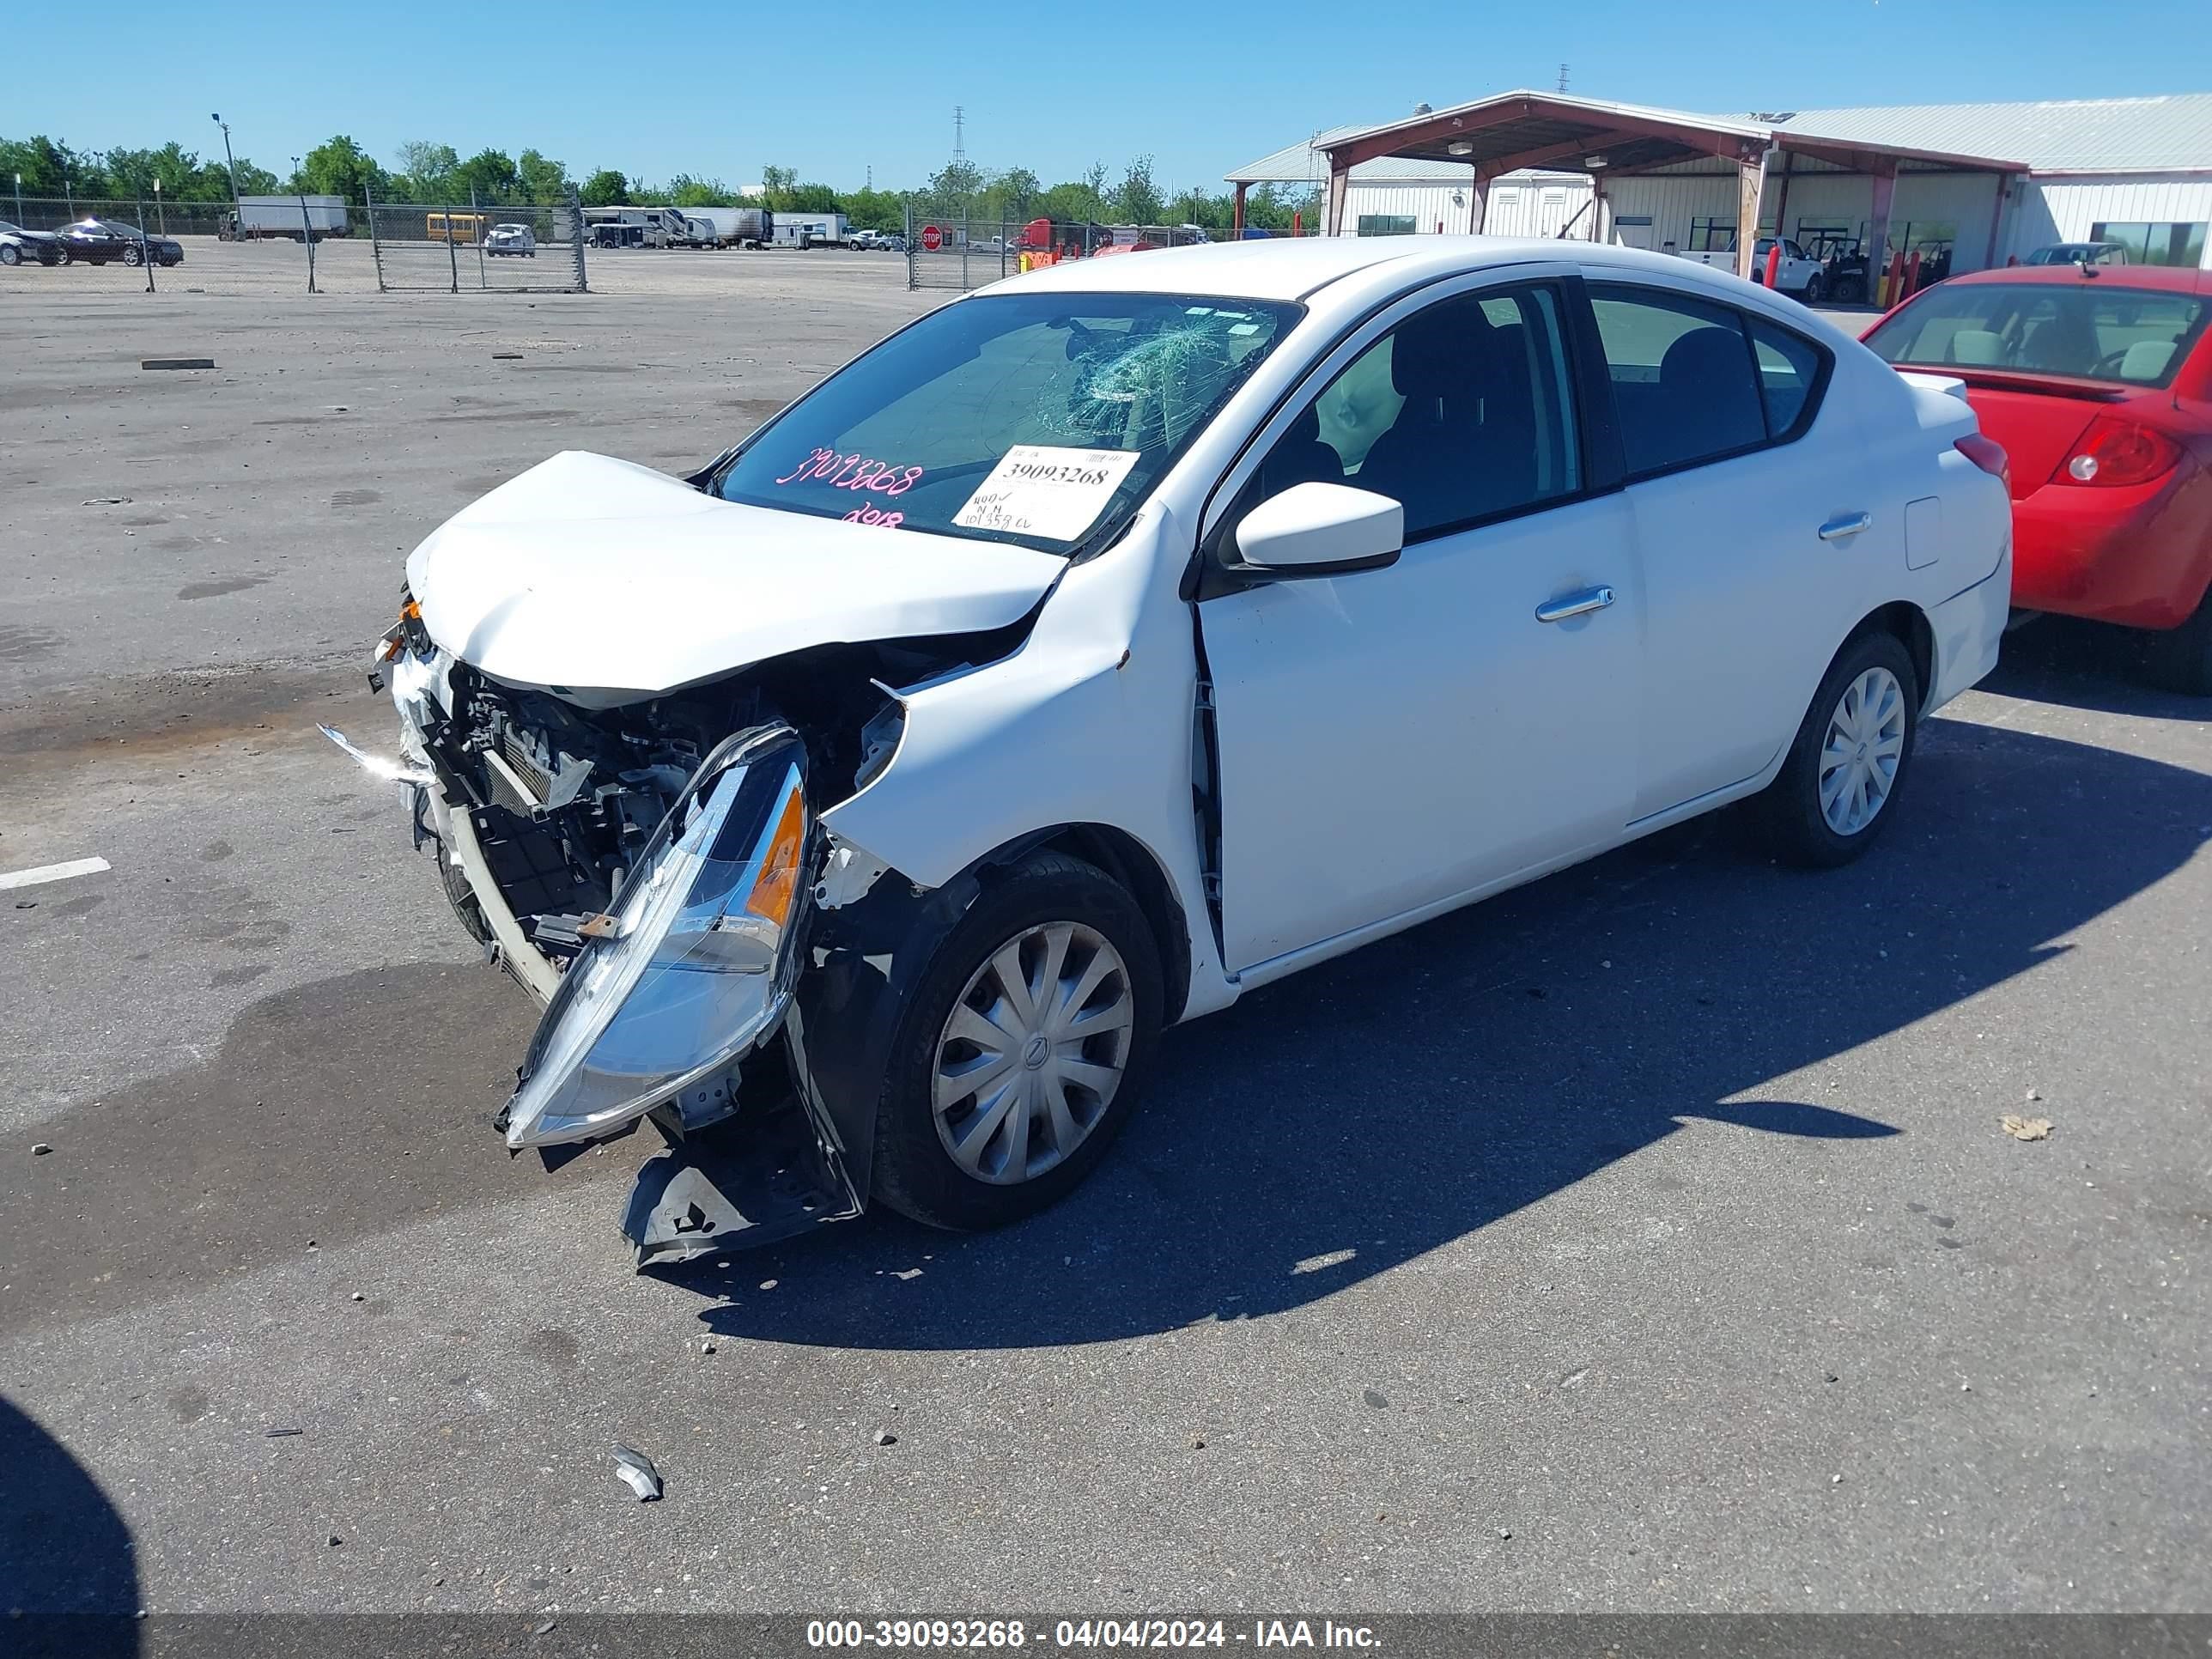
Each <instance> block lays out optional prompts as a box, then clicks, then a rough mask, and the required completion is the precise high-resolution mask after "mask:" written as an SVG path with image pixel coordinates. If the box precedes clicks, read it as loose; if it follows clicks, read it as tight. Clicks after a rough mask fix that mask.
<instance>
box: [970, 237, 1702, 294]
mask: <svg viewBox="0 0 2212 1659" xmlns="http://www.w3.org/2000/svg"><path fill="white" fill-rule="evenodd" d="M1535 260H1564V261H1566V262H1569V263H1571V264H1580V265H1583V266H1586V267H1590V268H1593V269H1604V268H1610V269H1615V270H1620V272H1621V273H1622V274H1623V275H1630V274H1636V273H1641V274H1644V275H1663V276H1668V277H1670V278H1674V279H1675V280H1678V281H1682V282H1687V283H1696V284H1708V283H1709V284H1711V285H1713V286H1714V287H1716V288H1717V289H1720V290H1721V297H1723V298H1725V299H1729V300H1731V301H1740V299H1741V295H1740V294H1739V293H1738V292H1736V291H1735V278H1734V277H1733V276H1723V275H1721V274H1720V273H1718V272H1717V271H1714V270H1710V269H1708V268H1707V267H1706V266H1705V265H1704V264H1700V263H1699V262H1698V261H1696V260H1694V259H1685V258H1680V256H1678V255H1675V254H1672V253H1655V252H1649V251H1646V250H1644V249H1641V248H1631V247H1614V246H1608V245H1607V244H1604V243H1599V242H1585V241H1579V240H1573V239H1571V238H1553V237H1524V236H1302V237H1297V238H1290V237H1282V238H1270V239H1268V240H1265V241H1249V242H1206V243H1201V244H1198V245H1194V246H1189V247H1176V248H1153V249H1150V250H1147V251H1146V252H1139V253H1121V254H1115V255H1111V256H1109V257H1108V258H1103V259H1102V258H1089V259H1073V260H1069V261H1066V262H1065V263H1063V264H1056V265H1047V266H1045V267H1044V268H1043V269H1042V270H1033V271H1030V273H1028V274H1027V275H1026V276H1011V277H1009V278H1007V279H1006V281H1005V282H1003V283H994V284H992V286H991V288H990V289H982V290H978V291H979V292H985V293H1000V292H1003V293H1040V292H1057V293H1067V294H1200V295H1222V296H1227V297H1234V298H1237V299H1245V300H1305V299H1310V298H1311V297H1312V296H1313V295H1316V294H1318V293H1319V292H1321V291H1322V289H1326V288H1328V287H1329V286H1331V285H1332V284H1334V283H1341V282H1345V281H1347V280H1348V279H1350V278H1352V277H1354V276H1361V275H1363V274H1364V273H1367V272H1370V271H1382V270H1384V269H1385V268H1386V267H1391V266H1395V267H1398V268H1400V270H1401V273H1402V275H1403V276H1404V278H1405V281H1406V284H1407V286H1413V285H1414V284H1417V283H1424V282H1431V281H1434V280H1436V279H1437V277H1439V276H1447V275H1449V274H1452V273H1454V272H1457V271H1474V270H1489V269H1493V268H1503V267H1505V266H1509V265H1518V264H1529V263H1530V262H1532V261H1535Z"/></svg>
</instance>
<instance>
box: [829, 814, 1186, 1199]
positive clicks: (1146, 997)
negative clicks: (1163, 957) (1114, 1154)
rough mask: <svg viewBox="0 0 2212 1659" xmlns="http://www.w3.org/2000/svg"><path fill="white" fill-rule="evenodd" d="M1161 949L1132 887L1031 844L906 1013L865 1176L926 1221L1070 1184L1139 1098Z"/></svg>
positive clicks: (989, 892) (1056, 1192)
mask: <svg viewBox="0 0 2212 1659" xmlns="http://www.w3.org/2000/svg"><path fill="white" fill-rule="evenodd" d="M1162 1003H1163V987H1162V984H1161V972H1160V966H1159V951H1158V947H1157V945H1155V943H1154V941H1153V939H1152V930H1151V929H1150V927H1147V926H1146V921H1145V918H1144V915H1143V912H1142V911H1140V910H1139V908H1138V907H1137V903H1136V901H1135V900H1134V899H1133V898H1132V897H1131V896H1129V894H1128V892H1127V890H1126V889H1124V888H1123V887H1121V885H1120V884H1118V883H1116V882H1115V881H1114V880H1113V879H1111V878H1109V877H1108V876H1107V875H1106V874H1105V873H1104V872H1103V871H1101V870H1099V869H1097V868H1096V867H1095V866H1091V865H1089V864H1085V863H1084V862H1082V861H1081V860H1078V859H1073V858H1067V857H1065V856H1062V855H1060V854H1049V853H1048V854H1038V855H1036V856H1035V857H1033V858H1032V859H1030V860H1029V861H1028V862H1027V863H1025V864H1024V865H1022V866H1020V867H1019V868H1018V869H1017V870H1015V871H1013V872H1012V873H1011V874H1009V875H1007V876H1006V878H1004V879H1003V880H1000V881H999V882H998V883H996V884H994V885H993V886H991V887H988V888H987V889H986V890H984V892H983V894H982V896H981V897H979V898H978V899H977V900H976V901H975V903H974V904H972V905H970V906H969V909H968V912H967V914H966V915H963V917H962V918H961V919H960V921H958V922H957V923H956V924H955V925H954V926H953V927H952V929H951V931H950V932H949V933H947V934H946V935H945V939H944V940H943V942H942V943H941V944H939V945H938V947H937V949H936V951H935V952H934V953H933V955H932V957H931V958H930V961H929V963H928V966H927V967H926V968H925V969H923V970H922V973H921V977H920V979H919V981H917V982H916V984H915V987H914V991H913V994H912V995H911V997H910V998H909V1000H908V1004H907V1006H906V1007H905V1008H904V1009H902V1011H901V1013H900V1017H899V1026H898V1030H897V1033H896V1036H895V1038H894V1040H893V1042H892V1045H891V1050H890V1066H889V1067H888V1069H887V1072H886V1073H885V1076H884V1085H883V1093H882V1096H881V1097H880V1099H879V1101H878V1109H877V1118H876V1152H875V1174H874V1180H873V1183H872V1184H873V1187H874V1189H875V1193H876V1195H877V1196H878V1197H879V1198H880V1199H882V1200H883V1201H884V1203H886V1204H888V1205H890V1206H891V1207H892V1208H893V1209H895V1210H896V1211H898V1212H900V1213H901V1214H902V1215H906V1216H909V1217H911V1218H914V1219H915V1220H916V1221H921V1222H924V1223H926V1224H927V1225H931V1226H935V1227H947V1228H954V1229H961V1230H967V1229H974V1228H982V1227H995V1226H1000V1225H1004V1224H1006V1223H1007V1222H1010V1221H1016V1220H1019V1219H1020V1218H1023V1217H1024V1216H1027V1215H1030V1214H1033V1213H1035V1212H1036V1211H1038V1210H1041V1209H1042V1208H1044V1207H1045V1206H1047V1205H1048V1204H1050V1203H1053V1202H1054V1200H1058V1199H1059V1198H1060V1197H1061V1196H1063V1195H1064V1194H1066V1193H1067V1192H1068V1191H1069V1190H1070V1189H1071V1188H1073V1187H1074V1186H1075V1185H1076V1184H1077V1183H1078V1182H1080V1181H1081V1180H1082V1179H1083V1178H1084V1177H1085V1176H1086V1175H1088V1174H1089V1173H1090V1172H1091V1169H1092V1168H1093V1167H1094V1166H1095V1165H1096V1164H1097V1162H1098V1160H1099V1159H1100V1158H1103V1157H1104V1156H1105V1153H1106V1149H1107V1147H1108V1146H1109V1145H1110V1144H1111V1142H1112V1140H1113V1139H1114V1137H1115V1135H1116V1134H1117V1133H1120V1131H1121V1126H1122V1124H1123V1123H1124V1122H1125V1121H1127V1119H1128V1116H1129V1115H1130V1113H1131V1112H1132V1111H1133V1110H1134V1109H1135V1107H1136V1103H1137V1097H1138V1094H1139V1090H1140V1088H1141V1086H1142V1084H1143V1080H1144V1075H1145V1073H1146V1069H1147V1067H1148V1066H1149V1063H1150V1061H1151V1059H1152V1049H1153V1047H1154V1045H1155V1043H1156V1042H1157V1040H1158V1033H1159V1029H1160V1018H1161V1007H1162Z"/></svg>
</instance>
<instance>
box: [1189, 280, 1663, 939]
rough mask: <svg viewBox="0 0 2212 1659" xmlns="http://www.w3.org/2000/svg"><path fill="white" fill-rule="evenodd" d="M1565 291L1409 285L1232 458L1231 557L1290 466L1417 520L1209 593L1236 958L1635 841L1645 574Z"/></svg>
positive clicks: (1304, 477)
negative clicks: (1378, 552)
mask: <svg viewBox="0 0 2212 1659" xmlns="http://www.w3.org/2000/svg"><path fill="white" fill-rule="evenodd" d="M1572 301H1573V288H1572V285H1571V278H1570V277H1568V276H1565V275H1561V276H1556V277H1553V278H1551V279H1548V280H1543V281H1528V280H1525V279H1524V280H1521V281H1518V282H1512V283H1500V282H1498V281H1497V280H1496V279H1495V278H1494V277H1493V278H1492V281H1491V282H1490V283H1487V284H1481V283H1474V282H1473V281H1471V280H1469V279H1464V278H1463V279H1460V280H1459V281H1458V282H1457V283H1455V284H1451V285H1448V287H1447V288H1443V289H1431V290H1428V291H1426V292H1425V294H1424V295H1422V296H1420V297H1419V298H1417V299H1409V300H1407V301H1401V302H1400V303H1399V304H1398V305H1397V306H1395V307H1392V308H1391V309H1390V310H1389V311H1386V312H1385V313H1383V314H1382V315H1381V316H1380V317H1378V318H1377V319H1375V320H1373V321H1372V322H1370V324H1369V325H1367V326H1366V327H1364V329H1362V330H1360V331H1358V332H1357V333H1355V334H1354V335H1353V336H1352V337H1350V338H1349V339H1347V340H1346V342H1345V343H1343V344H1342V345H1340V347H1339V348H1338V349H1337V350H1336V351H1334V353H1333V354H1332V355H1331V356H1330V357H1329V358H1328V360H1326V361H1325V362H1323V364H1322V366H1321V367H1320V368H1317V369H1316V371H1315V373H1314V374H1313V375H1312V376H1311V377H1310V378H1309V380H1307V382H1306V387H1307V388H1308V390H1306V391H1302V392H1300V393H1299V394H1298V395H1297V397H1294V398H1292V399H1291V401H1290V403H1289V404H1287V405H1286V406H1285V410H1284V412H1283V413H1282V414H1280V415H1279V416H1278V417H1277V418H1276V420H1275V421H1274V422H1273V423H1272V424H1271V426H1270V428H1268V430H1267V433H1265V434H1264V435H1263V441H1262V443H1261V444H1260V445H1258V446H1255V449H1254V450H1253V452H1252V457H1253V458H1258V459H1251V458H1248V460H1247V462H1246V463H1245V464H1244V466H1243V468H1242V469H1240V471H1239V472H1238V473H1235V474H1232V475H1231V479H1230V480H1229V483H1228V488H1227V489H1225V491H1224V492H1223V495H1222V497H1221V499H1223V500H1225V501H1228V502H1229V503H1230V505H1229V507H1227V509H1226V510H1225V513H1223V514H1222V516H1221V517H1220V519H1219V520H1218V521H1217V522H1216V524H1215V525H1214V526H1212V534H1211V535H1210V537H1209V539H1208V546H1207V556H1208V557H1209V558H1211V559H1212V560H1214V561H1216V562H1217V563H1216V565H1215V566H1214V568H1215V569H1217V570H1218V568H1219V564H1218V562H1219V561H1221V560H1223V559H1225V558H1226V559H1229V560H1233V558H1234V542H1233V537H1234V532H1235V526H1236V523H1237V520H1238V519H1239V518H1241V516H1242V514H1243V513H1244V512H1246V511H1249V509H1250V508H1251V507H1253V506H1255V505H1257V504H1258V502H1259V501H1262V500H1265V499H1267V498H1268V497H1270V496H1272V495H1275V494H1277V493H1279V491H1281V490H1283V489H1289V488H1291V486H1292V485H1295V484H1298V483H1310V482H1322V483H1342V484H1348V485H1352V486H1353V487H1356V488H1358V489H1366V490H1371V491H1374V492H1376V493H1378V494H1382V495H1388V496H1389V497H1391V498H1392V499H1394V500H1397V501H1400V502H1401V504H1402V505H1403V507H1404V510H1405V518H1406V539H1405V546H1404V550H1403V551H1402V554H1401V556H1400V557H1399V559H1398V560H1397V562H1395V564H1393V565H1391V566H1390V567H1389V568H1383V569H1379V570H1373V571H1368V572H1364V573H1360V574H1350V575H1339V576H1331V577H1322V578H1315V579H1310V580H1271V581H1266V582H1262V583H1260V584H1257V585H1247V586H1231V587H1230V588H1229V589H1228V590H1227V591H1225V592H1212V593H1211V594H1210V595H1209V596H1206V597H1202V599H1201V602H1200V605H1199V607H1198V609H1199V619H1200V634H1201V637H1202V641H1203V644H1204V649H1205V653H1206V664H1207V667H1208V671H1209V674H1210V678H1211V681H1212V695H1213V702H1214V705H1215V714H1214V733H1215V744H1216V748H1217V752H1218V801H1219V811H1220V834H1221V848H1220V877H1221V889H1222V927H1223V933H1224V945H1225V954H1226V959H1227V962H1228V964H1229V966H1230V968H1231V970H1232V971H1235V972H1240V973H1245V972H1247V970H1250V971H1249V974H1248V978H1251V977H1255V976H1256V977H1266V976H1267V975H1268V974H1269V972H1270V969H1271V968H1272V969H1273V971H1287V969H1288V968H1290V967H1292V966H1296V965H1297V963H1298V962H1299V961H1301V960H1304V959H1305V958H1304V957H1301V956H1300V954H1299V953H1304V952H1308V951H1310V948H1312V947H1319V946H1325V945H1328V944H1330V943H1332V942H1334V944H1335V945H1337V946H1338V947H1339V948H1344V947H1347V946H1348V945H1350V944H1352V943H1356V942H1358V936H1359V935H1360V933H1361V930H1364V929H1373V928H1375V927H1376V926H1377V925H1378V924H1387V923H1389V922H1391V921H1394V920H1396V919H1400V918H1403V917H1406V916H1407V915H1409V913H1415V912H1419V911H1420V910H1422V909H1424V908H1436V907H1441V906H1443V904H1446V903H1448V902H1450V901H1452V900H1454V899H1455V898H1458V897H1462V896H1473V895H1474V894H1475V893H1476V892H1477V891H1478V890H1481V889H1484V888H1486V887H1491V886H1495V885H1499V884H1504V882H1506V881H1508V880H1510V879H1511V878H1513V877H1514V876H1516V875H1517V874H1520V873H1522V872H1528V871H1529V870H1531V869H1532V868H1534V867H1535V866H1541V865H1543V864H1545V863H1547V862H1555V861H1565V860H1566V859H1568V858H1571V857H1572V856H1573V855H1575V854H1577V853H1579V852H1582V851H1584V850H1587V849H1589V848H1595V847H1596V846H1599V845H1601V844H1603V843H1605V842H1608V841H1611V840H1613V839H1615V838H1617V837H1618V836H1620V831H1621V828H1622V825H1623V824H1624V823H1626V819H1627V817H1628V810H1629V806H1630V803H1631V798H1632V792H1633V785H1634V777H1635V762H1634V755H1633V752H1632V750H1633V744H1634V731H1635V724H1636V722H1635V714H1634V708H1633V703H1634V700H1635V697H1636V695H1637V687H1638V682H1639V678H1640V671H1639V660H1638V652H1639V644H1638V641H1639V635H1640V627H1639V617H1640V611H1641V604H1642V599H1641V582H1640V579H1639V576H1638V568H1637V556H1636V550H1635V547H1634V542H1633V536H1632V526H1631V525H1630V522H1629V512H1628V508H1627V507H1626V502H1625V501H1623V500H1622V499H1621V497H1620V494H1619V492H1618V491H1617V490H1614V489H1610V484H1611V482H1612V478H1611V474H1612V472H1613V470H1614V469H1613V465H1612V464H1611V463H1607V465H1605V466H1604V468H1603V469H1602V473H1603V476H1602V477H1601V476H1600V475H1598V474H1595V473H1594V472H1593V469H1592V466H1591V464H1590V459H1589V453H1588V452H1589V444H1588V443H1586V441H1585V434H1584V431H1583V424H1582V422H1581V421H1580V419H1579V416H1578V414H1577V402H1578V398H1577V392H1576V389H1575V374H1576V364H1575V362H1574V360H1573V359H1572V357H1571V353H1570V350H1569V346H1568V342H1569V340H1570V338H1571V325H1572V319H1573V317H1574V315H1575V313H1574V312H1573V310H1572V309H1571V306H1572ZM1316 387H1318V388H1320V389H1319V390H1318V391H1317V392H1314V391H1312V390H1311V389H1312V388H1316ZM1201 592H1202V593H1204V592H1205V589H1204V588H1203V587H1202V588H1201Z"/></svg>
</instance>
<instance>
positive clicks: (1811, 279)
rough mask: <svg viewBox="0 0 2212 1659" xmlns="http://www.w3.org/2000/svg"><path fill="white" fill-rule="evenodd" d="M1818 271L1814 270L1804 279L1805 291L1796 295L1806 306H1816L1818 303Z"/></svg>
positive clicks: (1819, 287)
mask: <svg viewBox="0 0 2212 1659" xmlns="http://www.w3.org/2000/svg"><path fill="white" fill-rule="evenodd" d="M1820 293H1821V285H1820V272H1819V271H1817V270H1816V271H1814V273H1813V274H1812V275H1811V276H1808V277H1807V278H1806V279H1805V291H1804V292H1803V293H1802V294H1801V295H1798V296H1797V297H1798V299H1799V300H1801V301H1803V302H1804V303H1805V304H1807V305H1808V306H1816V305H1818V304H1820Z"/></svg>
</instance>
